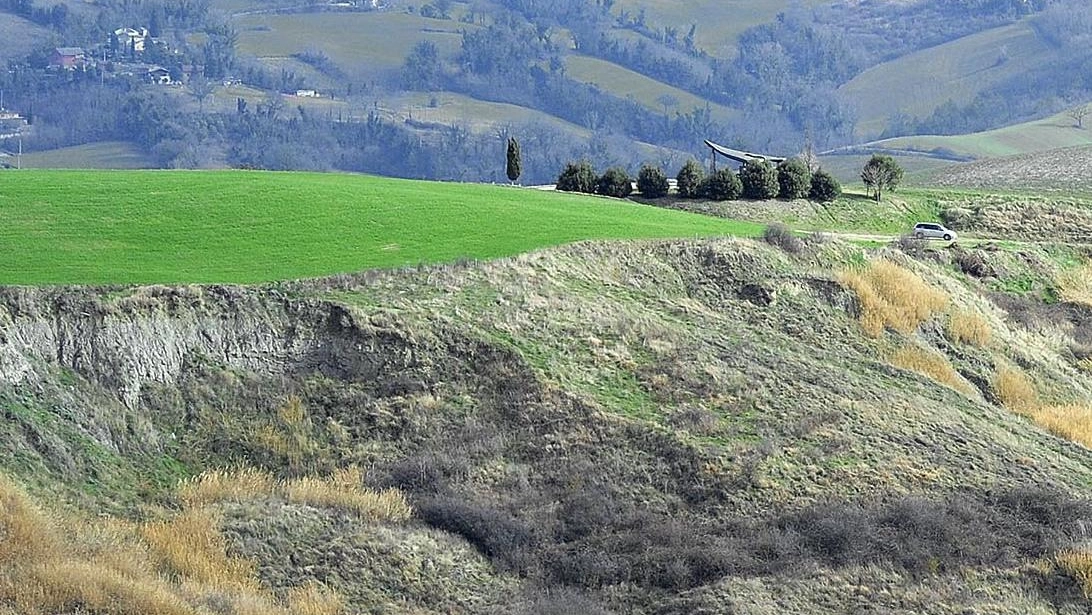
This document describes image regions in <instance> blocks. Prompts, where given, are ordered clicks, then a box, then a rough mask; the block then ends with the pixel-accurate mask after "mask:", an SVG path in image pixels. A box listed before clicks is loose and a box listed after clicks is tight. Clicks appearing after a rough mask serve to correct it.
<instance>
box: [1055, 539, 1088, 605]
mask: <svg viewBox="0 0 1092 615" xmlns="http://www.w3.org/2000/svg"><path fill="white" fill-rule="evenodd" d="M1054 563H1055V564H1057V565H1058V567H1059V568H1061V569H1062V570H1063V571H1065V573H1066V574H1068V575H1069V576H1071V577H1073V578H1074V579H1075V580H1076V581H1077V584H1078V585H1080V586H1081V591H1082V592H1084V597H1085V598H1092V552H1090V551H1087V550H1085V549H1063V550H1061V551H1059V552H1058V553H1056V554H1055V555H1054Z"/></svg>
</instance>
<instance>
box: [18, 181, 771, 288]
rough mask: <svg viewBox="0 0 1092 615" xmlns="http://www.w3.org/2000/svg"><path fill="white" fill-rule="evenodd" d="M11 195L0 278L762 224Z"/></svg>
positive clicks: (198, 187) (422, 193)
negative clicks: (5, 255)
mask: <svg viewBox="0 0 1092 615" xmlns="http://www.w3.org/2000/svg"><path fill="white" fill-rule="evenodd" d="M4 184H5V189H4V192H3V194H2V195H0V251H2V252H3V253H4V254H7V255H8V257H7V258H6V259H5V261H4V264H3V268H2V272H0V282H2V283H9V284H11V283H17V284H39V283H150V282H171V281H174V282H181V281H186V282H217V281H221V282H222V281H233V282H257V281H262V280H276V279H286V278H298V277H305V276H316V275H323V274H331V273H336V272H345V271H356V270H360V269H364V268H369V267H393V266H399V265H408V264H415V263H421V262H437V261H452V260H455V259H457V258H460V257H470V258H488V257H495V256H502V255H507V254H514V253H517V252H523V251H526V250H531V249H535V248H539V247H543V246H549V245H556V244H561V243H566V242H571V241H577V240H582V239H589V238H610V237H617V238H625V237H681V236H709V235H725V234H737V233H743V234H749V233H755V232H756V230H757V228H758V227H757V226H756V225H748V224H739V223H734V222H729V221H723V220H715V219H711V218H706V217H702V216H695V215H689V214H681V213H678V212H672V211H666V210H663V209H659V208H653V207H646V206H640V205H635V204H633V203H629V202H624V201H616V200H610V199H601V198H590V197H587V196H578V195H569V194H560V193H546V192H538V191H532V190H519V189H513V188H506V187H502V186H493V187H491V186H482V185H471V184H438V183H434V182H420V181H406V180H395V179H384V178H375V177H365V176H351V175H335V174H299V173H284V174H273V173H247V172H193V173H179V172H141V173H133V172H116V173H101V172H98V173H93V172H75V171H73V172H25V173H17V174H16V173H13V174H9V175H6V176H5V179H4Z"/></svg>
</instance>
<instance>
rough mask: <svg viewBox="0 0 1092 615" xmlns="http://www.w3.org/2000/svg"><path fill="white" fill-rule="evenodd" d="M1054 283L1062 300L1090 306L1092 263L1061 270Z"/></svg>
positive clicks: (1091, 303)
mask: <svg viewBox="0 0 1092 615" xmlns="http://www.w3.org/2000/svg"><path fill="white" fill-rule="evenodd" d="M1054 284H1055V285H1056V286H1057V287H1058V296H1059V297H1060V298H1061V299H1062V301H1069V302H1071V303H1081V304H1083V305H1088V306H1092V263H1085V264H1083V265H1081V266H1080V267H1075V268H1073V269H1067V270H1065V271H1063V272H1061V273H1060V274H1058V275H1057V276H1056V277H1055V279H1054Z"/></svg>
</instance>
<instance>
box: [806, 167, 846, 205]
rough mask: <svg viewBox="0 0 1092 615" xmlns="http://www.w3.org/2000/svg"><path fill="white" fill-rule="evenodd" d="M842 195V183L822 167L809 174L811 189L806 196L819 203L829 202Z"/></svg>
mask: <svg viewBox="0 0 1092 615" xmlns="http://www.w3.org/2000/svg"><path fill="white" fill-rule="evenodd" d="M841 195H842V184H840V183H838V180H837V179H836V178H835V177H834V176H833V175H831V174H830V173H827V172H826V171H824V170H823V169H819V170H818V171H816V172H815V173H812V174H811V191H810V192H808V198H810V199H811V200H813V201H819V202H820V203H829V202H831V201H833V200H834V199H836V198H838V197H839V196H841Z"/></svg>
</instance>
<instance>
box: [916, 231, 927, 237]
mask: <svg viewBox="0 0 1092 615" xmlns="http://www.w3.org/2000/svg"><path fill="white" fill-rule="evenodd" d="M914 239H925V233H922V232H921V231H918V232H916V233H914Z"/></svg>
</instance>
